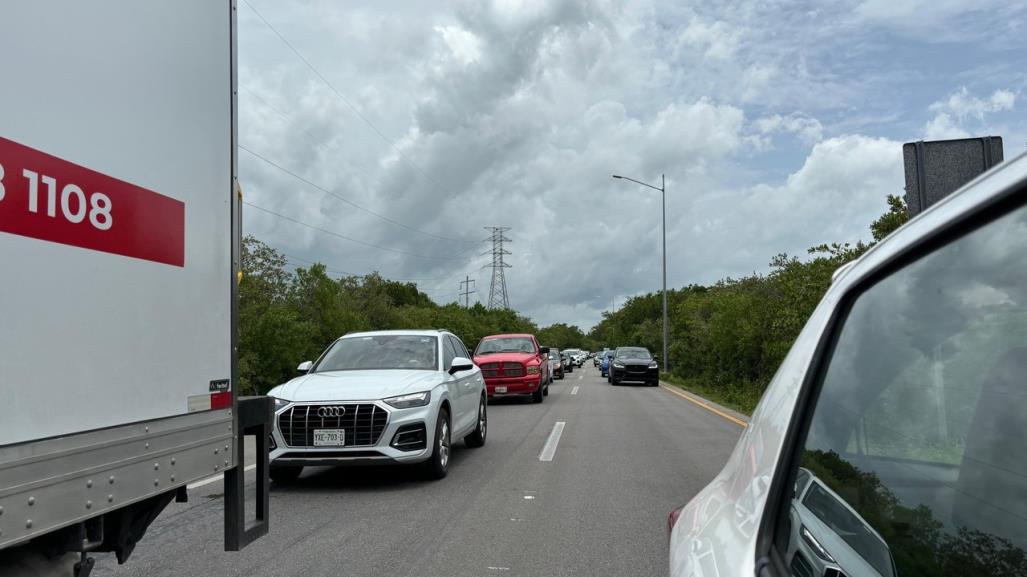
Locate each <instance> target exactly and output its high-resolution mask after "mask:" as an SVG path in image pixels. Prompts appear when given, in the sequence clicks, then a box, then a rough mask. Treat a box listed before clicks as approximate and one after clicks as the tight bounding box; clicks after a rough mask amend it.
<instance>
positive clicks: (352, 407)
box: [278, 403, 389, 447]
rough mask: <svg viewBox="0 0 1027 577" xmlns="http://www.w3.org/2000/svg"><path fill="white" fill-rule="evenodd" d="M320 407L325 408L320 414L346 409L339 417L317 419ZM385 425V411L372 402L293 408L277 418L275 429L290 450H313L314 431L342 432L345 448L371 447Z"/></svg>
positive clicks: (334, 412) (386, 413)
mask: <svg viewBox="0 0 1027 577" xmlns="http://www.w3.org/2000/svg"><path fill="white" fill-rule="evenodd" d="M321 408H325V409H326V410H325V411H320V412H321V413H322V414H325V413H328V414H337V413H340V411H338V410H337V409H345V410H344V411H341V413H342V414H341V415H339V416H326V417H320V416H318V412H319V410H320V409H321ZM388 422H389V413H388V411H386V410H385V409H383V408H381V407H379V406H378V405H375V404H372V403H359V404H357V403H347V404H323V405H293V406H292V407H290V408H289V409H287V410H285V411H283V412H282V413H281V414H280V415H278V430H279V431H280V432H281V433H282V438H283V439H285V444H286V445H288V446H290V447H313V446H314V429H344V430H345V431H346V444H345V445H343V446H344V447H370V446H372V445H375V444H377V443H378V439H379V438H381V436H382V433H383V432H385V425H386V424H388Z"/></svg>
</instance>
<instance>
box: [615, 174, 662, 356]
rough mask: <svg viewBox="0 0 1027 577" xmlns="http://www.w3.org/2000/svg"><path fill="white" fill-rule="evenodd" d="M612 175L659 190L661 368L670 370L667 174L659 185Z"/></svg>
mask: <svg viewBox="0 0 1027 577" xmlns="http://www.w3.org/2000/svg"><path fill="white" fill-rule="evenodd" d="M613 177H614V178H617V179H621V180H630V181H631V182H634V183H635V184H641V185H642V186H647V187H649V188H651V189H653V190H658V191H660V199H661V202H662V205H663V209H662V212H663V368H664V369H665V370H670V356H669V355H668V354H667V342H668V341H669V340H670V329H669V325H668V323H667V176H666V175H665V174H661V175H660V186H659V187H656V186H653V185H651V184H646V183H644V182H642V181H641V180H635V179H634V178H628V177H626V176H621V175H619V174H614V175H613Z"/></svg>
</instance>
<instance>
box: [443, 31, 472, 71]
mask: <svg viewBox="0 0 1027 577" xmlns="http://www.w3.org/2000/svg"><path fill="white" fill-rule="evenodd" d="M435 31H436V32H438V33H439V34H440V35H441V36H442V40H443V42H445V43H446V46H447V47H449V49H450V50H451V51H452V52H453V56H454V57H455V58H456V59H457V60H458V61H459V62H460V63H461V64H464V65H467V64H471V63H473V62H478V61H479V60H481V39H480V38H478V37H477V36H475V35H474V34H472V33H471V32H468V31H467V30H464V29H463V28H460V27H458V26H436V27H435Z"/></svg>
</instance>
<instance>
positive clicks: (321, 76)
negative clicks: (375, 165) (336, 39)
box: [242, 0, 441, 188]
mask: <svg viewBox="0 0 1027 577" xmlns="http://www.w3.org/2000/svg"><path fill="white" fill-rule="evenodd" d="M242 1H243V4H246V5H247V6H249V8H250V10H252V11H253V13H254V14H256V15H257V18H260V20H261V22H263V23H264V25H266V26H267V27H268V28H269V29H270V30H271V31H272V32H274V33H275V36H278V39H279V40H281V41H282V43H283V44H285V45H286V46H288V47H289V50H292V52H293V54H295V55H296V56H297V57H298V58H299V59H300V60H302V61H303V63H304V64H306V65H307V68H309V69H310V70H311V72H313V73H314V74H315V75H316V76H317V77H318V78H320V79H321V81H322V82H324V83H325V85H326V86H328V88H330V89H331V90H332V92H334V93H335V95H336V96H338V97H339V100H342V101H343V102H344V103H345V104H346V106H348V107H349V108H350V110H352V111H353V113H354V114H356V115H357V117H358V118H360V120H363V121H364V124H367V125H368V126H369V127H371V130H373V131H374V133H375V134H377V135H378V136H379V137H380V138H381V139H382V140H383V141H384V142H385V143H386V144H388V145H389V146H390V147H392V148H393V149H394V150H395V151H396V154H398V155H399V156H400V158H402V159H403V160H404V161H406V162H407V164H409V165H410V166H411V167H413V168H414V170H416V171H417V172H418V173H420V174H421V176H423V177H424V178H425V179H426V180H428V181H431V182H432V183H434V184H435V185H436V186H438V187H439V188H441V185H439V183H438V182H435V179H433V178H432V177H430V176H428V173H426V172H425V171H424V170H422V169H421V167H420V166H418V165H417V164H415V163H414V161H412V160H410V159H409V158H408V157H407V155H405V154H403V151H402V150H401V149H400V148H399V147H398V146H396V144H395V142H393V141H392V140H391V139H390V138H389V137H387V136H385V135H384V134H383V133H382V131H381V130H378V127H377V126H375V125H374V123H373V122H371V121H370V120H369V119H368V118H367V117H366V116H364V115H363V113H361V112H360V110H359V109H358V108H357V107H356V106H354V105H353V103H352V102H350V101H349V99H348V98H346V97H345V96H343V94H342V92H340V91H339V89H338V88H336V87H335V85H334V84H332V83H331V82H329V81H328V79H327V78H325V76H324V75H323V74H321V73H320V72H319V71H318V70H317V68H315V67H314V65H313V64H311V63H310V61H309V60H307V58H306V57H305V56H303V54H301V53H300V51H299V50H297V49H296V47H295V46H293V45H292V43H291V42H289V41H288V40H287V39H286V38H285V36H283V35H282V33H281V32H279V31H278V29H277V28H275V27H274V26H272V25H271V23H270V22H268V21H267V19H266V18H264V16H263V15H262V14H261V13H260V12H259V11H257V9H256V8H255V7H254V6H253V4H250V3H249V2H247V1H246V0H242Z"/></svg>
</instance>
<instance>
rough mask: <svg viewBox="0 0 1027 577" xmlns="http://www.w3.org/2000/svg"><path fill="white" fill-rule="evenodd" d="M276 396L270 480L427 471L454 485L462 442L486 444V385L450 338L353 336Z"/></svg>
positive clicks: (434, 334) (435, 333)
mask: <svg viewBox="0 0 1027 577" xmlns="http://www.w3.org/2000/svg"><path fill="white" fill-rule="evenodd" d="M298 370H299V371H301V372H303V373H304V374H303V375H301V376H299V377H296V378H295V379H292V380H291V381H289V382H287V383H285V384H283V385H279V386H277V387H275V388H274V389H272V390H271V391H270V392H269V393H268V395H269V396H271V397H274V399H275V418H274V429H273V432H272V443H271V455H270V457H271V478H272V479H273V480H274V481H275V482H278V483H284V482H288V481H291V480H294V479H296V478H297V477H298V476H299V474H300V473H301V472H302V470H303V467H304V466H313V465H317V466H323V465H373V464H418V465H420V466H421V467H423V468H424V471H425V473H426V475H427V476H428V477H430V478H434V479H440V478H442V477H445V476H446V473H447V472H448V468H449V456H450V451H451V450H452V445H453V439H460V438H463V439H464V440H465V442H466V444H467V445H468V446H469V447H481V446H482V445H484V444H485V436H486V433H487V427H488V415H487V413H486V406H487V403H486V393H485V381H484V379H483V378H482V375H481V370H480V369H479V368H478V367H477V366H475V365H474V363H472V362H471V359H470V354H469V353H468V352H467V348H466V347H465V346H464V344H463V342H462V341H461V340H460V339H459V338H457V337H456V336H455V335H454V334H453V333H450V332H449V331H444V330H430V331H374V332H364V333H352V334H348V335H346V336H344V337H342V338H340V339H338V340H336V341H335V342H334V343H332V345H331V346H329V347H328V349H327V350H326V351H325V352H324V353H322V354H321V357H320V358H319V359H318V360H317V361H316V362H313V363H311V362H310V361H307V362H305V363H302V364H301V365H300V366H299V367H298Z"/></svg>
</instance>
